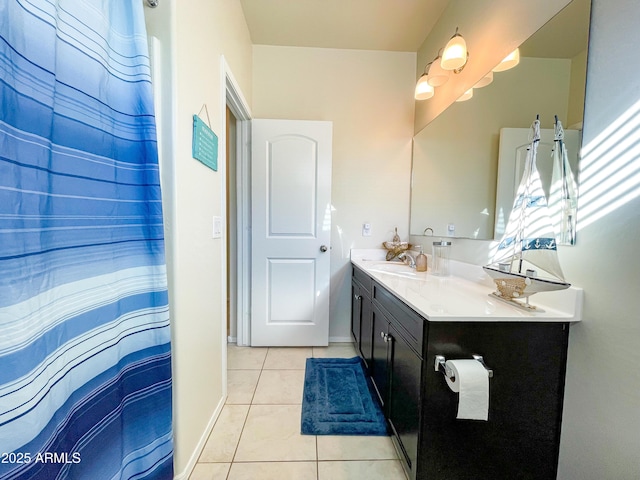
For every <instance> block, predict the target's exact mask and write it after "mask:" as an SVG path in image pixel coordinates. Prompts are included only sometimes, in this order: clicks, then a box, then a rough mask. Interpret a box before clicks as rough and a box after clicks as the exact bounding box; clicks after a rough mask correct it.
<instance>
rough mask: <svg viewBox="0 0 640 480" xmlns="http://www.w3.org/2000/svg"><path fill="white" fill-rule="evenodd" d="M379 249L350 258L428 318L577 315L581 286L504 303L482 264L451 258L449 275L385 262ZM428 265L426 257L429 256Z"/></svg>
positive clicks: (558, 318) (564, 318)
mask: <svg viewBox="0 0 640 480" xmlns="http://www.w3.org/2000/svg"><path fill="white" fill-rule="evenodd" d="M384 254H385V251H384V250H381V249H368V250H355V249H354V250H352V251H351V263H352V264H353V265H354V267H355V268H359V269H361V270H363V271H364V272H366V273H367V274H368V275H369V276H371V277H372V278H374V279H375V280H376V281H377V282H378V283H380V284H381V285H383V286H384V287H386V288H387V289H388V290H390V291H391V292H392V293H394V294H395V295H396V296H398V297H399V298H400V299H402V300H403V301H404V302H405V303H406V304H407V305H409V306H410V307H411V308H413V309H414V310H415V311H416V312H418V313H420V314H421V315H422V316H424V317H426V318H427V319H428V320H429V321H432V322H578V321H580V320H581V318H582V294H583V291H582V289H580V288H576V287H570V288H568V289H566V290H561V291H556V292H545V293H537V294H536V295H533V296H532V297H530V299H529V301H530V303H531V304H532V305H536V306H537V307H539V309H538V310H537V311H526V310H524V309H520V308H518V307H515V306H513V305H508V304H507V303H505V302H502V301H501V300H499V299H496V298H493V297H491V296H490V295H489V294H490V293H491V292H493V291H494V288H493V287H492V285H493V282H492V281H491V280H490V278H489V276H488V275H487V274H485V273H484V271H483V270H482V267H480V266H478V265H471V264H467V263H462V262H456V261H454V260H452V261H451V271H452V275H450V276H448V277H439V276H436V275H433V274H432V273H431V271H430V270H429V271H427V272H416V271H415V270H414V269H411V268H409V267H408V266H405V265H402V264H399V262H397V261H392V262H386V261H385V260H384ZM429 266H431V258H429Z"/></svg>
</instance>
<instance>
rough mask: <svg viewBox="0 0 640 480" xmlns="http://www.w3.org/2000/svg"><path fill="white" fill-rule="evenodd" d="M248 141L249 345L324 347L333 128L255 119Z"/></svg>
mask: <svg viewBox="0 0 640 480" xmlns="http://www.w3.org/2000/svg"><path fill="white" fill-rule="evenodd" d="M251 136H252V147H251V151H252V154H251V155H252V160H251V205H252V208H251V215H252V219H251V224H252V227H251V238H252V247H251V345H253V346H320V345H327V344H328V342H329V276H330V268H329V267H330V260H329V259H330V253H329V248H330V244H329V242H330V239H331V142H332V124H331V122H320V121H301V120H253V121H252V135H251Z"/></svg>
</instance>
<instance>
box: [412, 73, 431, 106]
mask: <svg viewBox="0 0 640 480" xmlns="http://www.w3.org/2000/svg"><path fill="white" fill-rule="evenodd" d="M433 94H434V90H433V87H432V86H431V85H429V84H428V83H427V74H426V73H423V74H422V76H421V77H420V78H419V79H418V83H416V91H415V94H414V97H415V99H416V100H428V99H429V98H431V97H433Z"/></svg>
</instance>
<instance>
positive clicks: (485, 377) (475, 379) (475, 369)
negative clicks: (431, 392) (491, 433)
mask: <svg viewBox="0 0 640 480" xmlns="http://www.w3.org/2000/svg"><path fill="white" fill-rule="evenodd" d="M445 365H446V366H447V367H448V368H449V369H451V371H452V373H453V375H454V376H455V380H451V379H450V378H448V377H446V380H447V385H448V386H449V388H450V389H451V390H452V391H454V392H456V393H458V395H459V398H458V415H457V417H456V418H459V419H466V420H487V419H488V418H489V373H488V372H487V369H486V368H484V366H483V365H482V364H481V363H480V362H478V361H477V360H447V361H446V363H445Z"/></svg>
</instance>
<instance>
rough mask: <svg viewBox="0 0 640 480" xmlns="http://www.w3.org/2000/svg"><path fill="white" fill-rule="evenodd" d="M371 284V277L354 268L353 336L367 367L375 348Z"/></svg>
mask: <svg viewBox="0 0 640 480" xmlns="http://www.w3.org/2000/svg"><path fill="white" fill-rule="evenodd" d="M371 284H372V280H371V277H369V276H368V275H366V274H365V273H363V272H361V271H359V270H357V271H356V270H355V269H354V273H353V280H352V282H351V336H352V338H353V342H354V345H355V346H356V350H357V352H358V355H360V357H362V359H363V360H364V363H365V365H366V367H367V368H370V362H371V355H372V348H373V343H372V342H373V337H372V333H373V332H372V328H373V324H372V321H373V319H372V316H371Z"/></svg>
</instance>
